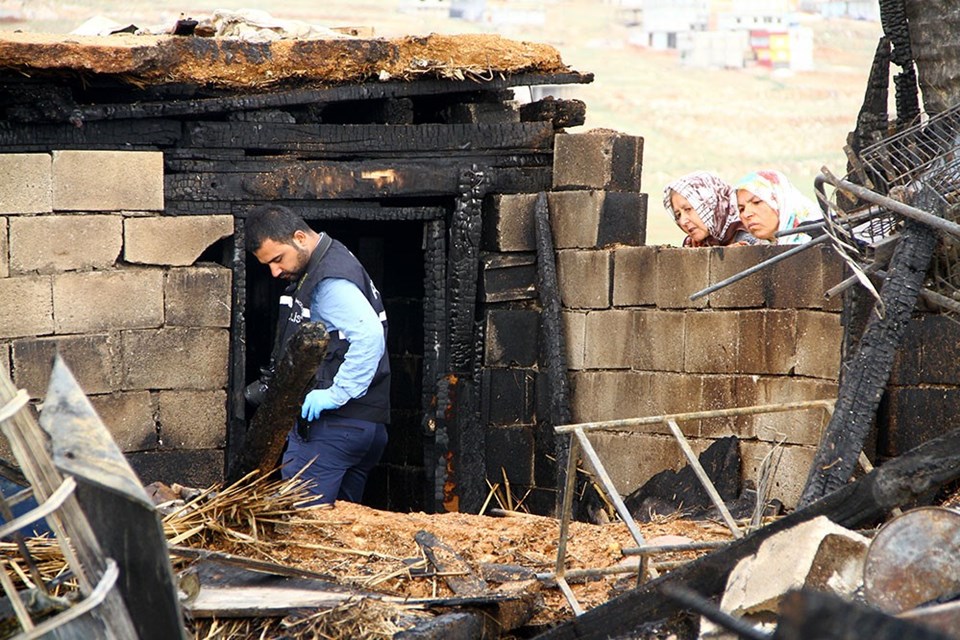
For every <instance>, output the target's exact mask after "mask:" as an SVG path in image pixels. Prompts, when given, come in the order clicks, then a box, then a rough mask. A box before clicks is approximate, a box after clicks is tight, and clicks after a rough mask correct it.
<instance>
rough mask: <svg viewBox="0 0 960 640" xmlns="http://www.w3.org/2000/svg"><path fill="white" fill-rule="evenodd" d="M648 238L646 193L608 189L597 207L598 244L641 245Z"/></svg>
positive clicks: (609, 245) (607, 245)
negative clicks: (598, 216)
mask: <svg viewBox="0 0 960 640" xmlns="http://www.w3.org/2000/svg"><path fill="white" fill-rule="evenodd" d="M646 239H647V194H645V193H636V192H633V191H607V192H606V194H605V196H604V198H603V208H602V209H601V210H600V228H599V229H598V230H597V246H600V247H613V246H627V247H640V246H643V244H644V243H645V242H646Z"/></svg>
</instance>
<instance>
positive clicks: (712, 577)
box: [540, 429, 960, 640]
mask: <svg viewBox="0 0 960 640" xmlns="http://www.w3.org/2000/svg"><path fill="white" fill-rule="evenodd" d="M957 478H960V429H954V430H953V431H951V432H949V433H947V434H944V435H942V436H940V437H939V438H935V439H933V440H931V441H929V442H926V443H924V444H923V445H921V446H919V447H917V448H916V449H914V450H912V451H910V452H908V453H905V454H903V455H902V456H900V457H899V458H896V459H894V460H891V461H890V462H887V463H886V464H884V465H883V466H882V467H879V468H877V469H874V470H873V471H872V472H870V473H869V474H867V475H865V476H864V477H862V478H860V479H859V480H857V481H855V482H852V483H850V484H848V485H845V486H844V487H842V488H841V489H838V490H837V491H834V492H833V493H831V494H829V495H827V496H825V497H824V498H822V499H820V500H817V501H816V502H814V503H813V504H811V505H809V506H807V507H804V508H802V509H798V510H797V511H794V512H793V513H791V514H790V515H788V516H786V517H784V518H781V519H780V520H777V521H776V522H774V523H772V524H769V525H767V526H765V527H763V528H762V529H758V530H757V531H754V532H752V533H750V534H748V535H746V536H744V537H743V538H741V539H739V540H735V541H733V542H731V543H730V545H729V546H727V547H725V548H724V549H721V550H719V551H716V552H714V553H710V554H708V555H705V556H702V557H700V558H698V559H696V560H694V561H693V562H691V563H689V564H686V565H683V566H681V567H678V568H676V569H674V570H673V571H671V572H670V573H668V574H666V575H664V576H661V577H660V578H657V579H655V580H651V581H649V582H646V583H644V584H643V585H641V586H639V587H637V588H636V589H633V590H631V591H628V592H627V593H624V594H623V595H621V596H618V597H617V598H614V599H613V600H610V601H609V602H607V603H605V604H603V605H600V606H599V607H596V608H594V609H591V610H590V611H587V612H586V613H584V614H583V615H581V616H579V617H578V618H576V619H574V620H571V621H569V622H566V623H564V624H563V625H560V626H558V627H556V628H554V629H552V630H550V631H548V632H547V633H545V634H543V635H542V636H540V637H541V638H544V639H549V640H558V639H566V638H570V639H574V638H577V639H582V638H596V639H598V640H599V639H601V638H609V637H612V636H620V635H622V634H628V633H630V632H631V631H633V630H634V629H635V628H638V627H639V626H641V625H643V624H644V623H645V622H650V621H652V620H659V619H662V618H666V617H668V616H670V615H672V614H673V613H676V612H677V611H678V605H677V604H676V603H675V602H673V601H671V600H670V599H668V598H666V597H664V595H663V594H662V593H660V588H661V587H662V586H663V585H665V584H680V585H684V586H686V587H688V588H690V589H693V590H694V591H696V592H697V593H699V594H701V595H702V596H704V597H708V598H709V597H713V596H715V595H718V594H720V593H721V592H722V591H723V589H724V587H725V585H726V581H727V576H728V575H729V573H730V571H731V570H732V569H733V567H734V566H735V565H736V563H737V562H739V561H740V560H741V559H743V558H745V557H746V556H748V555H751V554H753V553H756V551H757V549H759V547H760V545H761V543H763V542H764V541H765V540H767V539H769V538H770V537H772V536H774V535H776V534H777V533H780V532H782V531H786V530H788V529H790V528H791V527H794V526H796V525H798V524H800V523H801V522H806V521H808V520H811V519H813V518H815V517H817V516H821V515H823V516H827V517H828V518H830V520H832V521H833V522H836V523H837V524H839V525H841V526H844V527H848V528H856V527H859V526H862V525H865V524H867V523H872V522H874V521H875V520H876V519H877V518H879V517H881V516H883V515H884V514H886V513H887V512H889V511H890V510H891V509H893V508H895V507H899V506H903V505H905V504H907V503H909V502H910V501H912V500H915V499H917V498H918V497H919V496H921V495H923V494H925V493H926V492H928V491H930V490H932V489H936V488H938V487H941V486H943V485H944V484H947V483H949V482H952V481H954V480H956V479H957Z"/></svg>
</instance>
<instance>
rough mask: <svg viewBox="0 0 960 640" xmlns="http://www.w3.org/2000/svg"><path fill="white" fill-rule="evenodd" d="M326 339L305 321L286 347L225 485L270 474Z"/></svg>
mask: <svg viewBox="0 0 960 640" xmlns="http://www.w3.org/2000/svg"><path fill="white" fill-rule="evenodd" d="M329 341H330V336H329V335H327V330H326V329H325V328H324V326H323V325H322V324H320V323H316V322H306V323H304V324H303V325H301V327H300V328H299V329H298V330H297V332H296V333H295V334H293V337H292V338H291V339H290V344H289V345H287V349H286V351H285V352H284V354H283V356H282V357H281V358H280V362H278V363H277V371H276V374H275V376H274V378H273V380H272V381H271V382H270V385H269V387H268V390H267V393H266V397H265V399H264V401H263V404H262V405H260V407H259V408H258V409H257V411H256V413H254V414H253V418H252V420H251V421H250V426H249V428H248V430H247V433H246V436H245V437H244V441H243V445H242V448H241V449H240V451H239V453H238V454H237V456H236V457H235V458H234V459H233V460H232V461H231V464H230V466H229V469H228V471H227V478H226V481H227V484H233V483H234V482H236V481H238V480H240V479H241V478H243V477H244V476H245V475H247V474H248V473H250V472H251V471H254V470H259V472H260V473H261V474H267V473H270V472H271V471H273V470H274V469H275V468H276V466H277V460H278V459H279V458H280V453H281V452H282V451H283V445H284V443H285V442H286V440H287V433H288V432H289V431H290V429H291V428H293V426H294V423H295V422H296V419H297V416H299V415H300V405H301V403H302V402H303V396H304V394H305V393H306V392H307V391H309V389H310V388H311V385H312V383H313V377H314V374H315V373H316V371H317V368H318V367H319V366H320V362H321V361H322V360H323V356H324V354H325V353H326V349H327V343H328V342H329Z"/></svg>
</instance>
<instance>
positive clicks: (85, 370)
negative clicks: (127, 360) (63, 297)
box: [13, 334, 120, 398]
mask: <svg viewBox="0 0 960 640" xmlns="http://www.w3.org/2000/svg"><path fill="white" fill-rule="evenodd" d="M57 353H59V354H60V356H61V357H62V358H63V360H64V362H65V363H66V364H67V366H68V367H70V371H71V372H72V373H73V375H74V377H75V378H76V379H77V382H78V383H79V385H80V387H81V388H82V389H83V392H84V393H86V394H88V395H89V394H97V393H111V392H113V391H116V389H117V385H118V382H119V378H118V371H119V366H120V345H119V344H118V341H117V336H116V335H114V334H98V335H85V336H63V337H58V338H40V339H32V338H30V339H24V340H16V341H14V343H13V374H14V378H13V379H14V382H15V383H16V385H17V386H18V387H20V388H21V389H26V390H27V392H28V393H29V394H30V397H31V398H42V397H43V396H44V395H46V393H47V385H48V384H49V383H50V370H51V368H52V366H53V357H54V355H56V354H57Z"/></svg>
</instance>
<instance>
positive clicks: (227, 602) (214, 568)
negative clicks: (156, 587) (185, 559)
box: [181, 560, 522, 618]
mask: <svg viewBox="0 0 960 640" xmlns="http://www.w3.org/2000/svg"><path fill="white" fill-rule="evenodd" d="M181 583H182V584H185V591H187V593H188V598H187V600H186V601H185V602H184V604H183V607H184V609H185V610H186V612H187V613H188V614H189V615H191V616H193V617H196V618H211V617H217V618H250V617H282V616H285V615H288V614H290V613H293V612H295V611H301V610H304V609H332V608H334V607H337V606H339V605H341V604H343V603H344V602H348V601H355V600H358V599H361V598H374V599H377V600H382V601H384V602H391V603H394V604H403V605H409V606H411V607H416V608H421V609H428V608H448V607H489V606H492V605H499V604H501V603H505V602H508V601H511V600H518V599H520V598H521V597H522V596H521V595H519V594H511V593H494V594H488V595H482V596H474V597H453V598H417V599H409V598H401V597H396V596H388V595H385V594H382V593H376V592H372V591H365V590H361V589H355V588H351V587H346V586H343V585H340V584H336V583H333V582H326V581H322V580H311V579H306V578H288V577H282V576H277V575H271V574H267V573H263V572H260V571H250V570H248V569H244V568H240V567H236V566H232V565H226V564H223V563H221V562H218V561H215V560H203V561H200V562H198V563H197V564H196V565H194V566H193V567H191V569H189V570H188V572H187V573H184V574H183V575H182V577H181Z"/></svg>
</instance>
